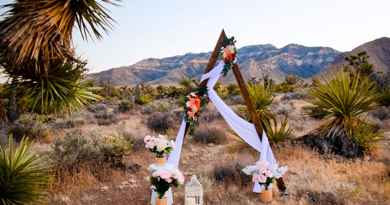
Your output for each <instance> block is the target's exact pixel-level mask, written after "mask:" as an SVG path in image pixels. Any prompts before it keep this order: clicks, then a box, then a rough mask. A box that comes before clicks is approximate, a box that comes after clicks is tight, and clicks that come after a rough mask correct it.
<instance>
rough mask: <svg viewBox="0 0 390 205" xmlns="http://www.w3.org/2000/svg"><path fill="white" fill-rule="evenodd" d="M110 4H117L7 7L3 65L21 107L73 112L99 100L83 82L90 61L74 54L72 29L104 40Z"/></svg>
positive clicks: (1, 26)
mask: <svg viewBox="0 0 390 205" xmlns="http://www.w3.org/2000/svg"><path fill="white" fill-rule="evenodd" d="M105 3H109V4H112V2H109V1H98V0H88V1H79V0H14V1H12V2H11V3H9V4H6V5H3V8H4V10H5V12H4V13H3V14H2V20H1V21H0V59H1V61H0V63H1V65H2V66H3V67H4V70H5V74H7V75H8V77H9V78H10V81H9V82H10V84H12V85H13V86H12V87H13V88H15V89H16V90H17V94H18V99H21V100H20V101H19V103H18V104H19V105H20V104H24V105H25V106H26V107H27V109H29V110H30V111H35V112H40V113H50V112H57V111H63V110H73V109H75V108H78V107H80V106H81V105H83V104H85V103H87V102H89V101H90V100H93V99H96V97H97V96H96V95H93V93H92V92H91V90H89V89H88V86H86V83H85V82H84V80H83V79H84V78H83V77H84V72H85V68H84V66H85V63H83V62H82V61H81V60H79V59H77V58H76V57H75V56H74V49H73V45H72V33H73V29H74V28H75V27H77V28H78V30H79V31H80V33H81V36H82V37H83V39H85V40H88V39H94V38H96V39H101V38H102V33H104V32H107V31H108V30H109V29H110V28H111V27H112V22H113V19H112V18H111V17H110V15H109V13H108V11H107V9H106V8H105V7H104V6H103V4H105ZM27 88H29V89H27ZM21 96H23V97H21ZM24 96H25V97H24Z"/></svg>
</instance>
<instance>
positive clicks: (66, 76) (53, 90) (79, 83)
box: [10, 62, 100, 114]
mask: <svg viewBox="0 0 390 205" xmlns="http://www.w3.org/2000/svg"><path fill="white" fill-rule="evenodd" d="M84 66H85V64H84V63H79V62H64V63H61V64H58V65H57V66H56V67H52V68H51V69H50V70H49V71H48V75H47V76H41V75H40V74H37V75H31V76H29V77H28V78H23V77H21V78H19V79H18V80H17V81H15V82H14V83H13V84H12V86H16V90H17V91H18V96H19V99H20V100H19V102H20V106H21V107H23V108H25V109H26V110H28V111H30V112H35V113H40V114H48V113H58V112H71V111H74V110H77V109H79V108H80V107H82V106H84V105H86V104H88V103H90V102H93V101H96V100H99V99H100V97H99V96H98V95H96V94H94V90H95V88H93V87H90V84H89V83H88V81H86V80H84V75H85V71H86V70H85V68H84ZM26 73H27V72H26ZM26 73H25V74H26ZM10 89H12V88H10Z"/></svg>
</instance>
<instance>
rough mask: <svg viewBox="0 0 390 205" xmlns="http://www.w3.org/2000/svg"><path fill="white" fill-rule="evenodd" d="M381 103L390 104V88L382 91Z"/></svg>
mask: <svg viewBox="0 0 390 205" xmlns="http://www.w3.org/2000/svg"><path fill="white" fill-rule="evenodd" d="M379 104H381V105H383V106H386V107H388V106H390V88H388V89H385V90H384V91H382V92H381V93H380V97H379Z"/></svg>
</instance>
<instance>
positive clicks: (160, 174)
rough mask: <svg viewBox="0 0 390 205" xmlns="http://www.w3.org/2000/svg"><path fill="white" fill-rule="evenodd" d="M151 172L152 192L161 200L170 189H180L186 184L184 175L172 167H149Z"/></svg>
mask: <svg viewBox="0 0 390 205" xmlns="http://www.w3.org/2000/svg"><path fill="white" fill-rule="evenodd" d="M149 171H150V172H151V173H152V176H151V177H150V182H151V184H152V190H153V191H155V192H156V193H157V196H158V198H159V199H162V198H164V197H165V193H166V192H167V191H168V190H169V188H171V187H178V186H179V185H182V184H183V183H184V175H183V173H182V172H181V171H180V170H179V169H177V168H175V167H174V166H172V165H169V164H167V165H166V166H163V167H160V166H156V165H154V164H152V165H150V166H149Z"/></svg>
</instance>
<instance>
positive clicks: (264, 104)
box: [248, 83, 274, 127]
mask: <svg viewBox="0 0 390 205" xmlns="http://www.w3.org/2000/svg"><path fill="white" fill-rule="evenodd" d="M248 92H249V97H250V98H251V100H252V102H253V103H254V105H255V109H256V114H257V115H258V116H259V119H260V121H261V124H262V125H263V127H264V126H265V125H266V124H269V123H270V120H271V119H274V114H273V113H272V112H271V110H270V105H271V104H272V101H273V96H272V91H271V90H270V89H269V88H265V87H264V86H263V85H261V84H252V83H251V84H249V86H248Z"/></svg>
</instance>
